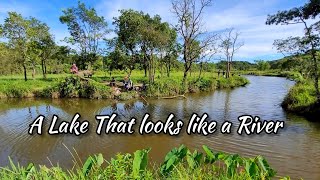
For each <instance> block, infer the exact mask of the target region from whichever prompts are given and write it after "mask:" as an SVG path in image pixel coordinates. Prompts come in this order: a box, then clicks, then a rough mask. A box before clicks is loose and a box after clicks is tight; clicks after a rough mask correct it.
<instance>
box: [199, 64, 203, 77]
mask: <svg viewBox="0 0 320 180" xmlns="http://www.w3.org/2000/svg"><path fill="white" fill-rule="evenodd" d="M202 68H203V67H202V63H200V71H199V78H198V79H200V78H201V73H202Z"/></svg>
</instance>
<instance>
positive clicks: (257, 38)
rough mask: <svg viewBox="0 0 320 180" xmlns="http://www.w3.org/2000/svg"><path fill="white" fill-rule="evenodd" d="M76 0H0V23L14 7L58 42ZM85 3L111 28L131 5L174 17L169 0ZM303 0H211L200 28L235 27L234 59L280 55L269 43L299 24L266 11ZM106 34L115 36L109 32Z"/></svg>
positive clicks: (295, 29) (291, 32)
mask: <svg viewBox="0 0 320 180" xmlns="http://www.w3.org/2000/svg"><path fill="white" fill-rule="evenodd" d="M77 2H78V0H27V1H26V0H20V1H18V0H0V23H1V24H2V23H3V22H4V19H5V18H6V17H7V12H8V11H16V12H18V13H20V14H22V16H24V17H29V16H32V17H35V18H37V19H39V20H41V21H43V22H45V23H47V24H48V26H49V27H50V31H51V33H52V34H54V36H55V40H56V42H57V43H58V44H63V43H64V42H62V41H61V40H63V39H64V38H65V37H68V36H69V32H68V29H67V26H66V25H64V24H61V23H60V21H59V17H60V16H61V15H62V10H63V9H66V8H68V7H73V6H76V5H77ZM82 2H84V3H85V4H86V5H87V6H89V7H93V8H95V9H96V10H97V13H98V15H100V16H104V17H105V19H106V20H107V22H108V25H109V27H110V28H111V29H112V28H113V26H112V21H113V17H117V16H119V12H118V10H120V9H129V8H131V9H134V10H139V11H143V12H145V13H149V14H150V15H155V14H159V15H160V16H161V17H162V20H163V21H167V22H169V23H170V24H172V25H174V24H175V23H176V18H175V16H174V14H173V13H172V11H171V0H90V1H89V0H86V1H84V0H83V1H82ZM306 2H307V0H214V1H213V5H212V6H211V7H208V8H207V9H206V10H205V14H204V15H203V21H204V28H205V30H206V31H208V32H221V31H223V30H225V29H227V28H235V30H237V31H238V32H240V36H239V41H241V42H244V46H242V47H241V48H240V49H239V51H238V52H237V53H236V54H235V58H234V59H235V60H245V61H251V62H253V61H254V60H260V59H262V60H275V59H279V58H281V57H282V54H280V53H277V51H276V49H275V48H274V47H273V45H272V44H273V42H274V40H275V39H282V38H286V37H289V36H299V35H302V34H303V26H302V25H301V24H297V25H278V26H276V25H271V26H270V25H265V21H266V19H267V15H268V14H275V13H276V12H277V11H279V10H288V9H291V8H293V7H298V6H302V5H303V4H305V3H306ZM108 36H109V37H113V36H115V34H114V33H110V34H109V35H108Z"/></svg>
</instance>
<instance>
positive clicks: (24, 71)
mask: <svg viewBox="0 0 320 180" xmlns="http://www.w3.org/2000/svg"><path fill="white" fill-rule="evenodd" d="M23 74H24V80H25V81H27V80H28V79H27V67H26V65H25V64H23Z"/></svg>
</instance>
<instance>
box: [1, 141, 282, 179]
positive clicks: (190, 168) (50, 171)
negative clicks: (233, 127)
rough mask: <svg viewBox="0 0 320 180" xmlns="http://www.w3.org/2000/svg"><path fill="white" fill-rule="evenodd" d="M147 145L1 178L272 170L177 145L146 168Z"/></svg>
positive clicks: (233, 175)
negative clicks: (69, 167) (67, 166)
mask: <svg viewBox="0 0 320 180" xmlns="http://www.w3.org/2000/svg"><path fill="white" fill-rule="evenodd" d="M149 152H150V149H143V150H137V151H136V152H134V153H133V154H128V153H127V154H117V155H116V156H115V157H114V158H111V160H110V161H107V160H105V159H104V158H103V156H102V154H97V155H93V156H90V157H89V158H88V159H87V160H86V161H85V162H84V163H83V164H81V163H76V162H78V161H77V160H76V158H75V157H74V156H73V157H74V162H75V166H74V169H72V170H63V169H62V168H60V167H59V166H56V167H51V168H48V167H46V166H39V167H36V166H35V165H34V164H32V163H31V164H29V165H28V166H27V167H23V166H20V165H19V164H17V165H15V164H14V163H13V162H12V161H11V160H10V167H2V168H0V178H1V179H271V178H273V177H275V175H276V172H275V171H274V170H273V169H272V168H271V167H270V165H269V164H268V162H267V161H266V159H265V158H263V157H261V156H257V157H255V158H246V157H242V156H240V155H238V154H228V153H225V152H215V151H213V150H212V149H210V148H209V147H207V146H205V145H204V146H203V152H198V151H197V150H195V151H194V152H192V151H191V150H190V149H188V148H187V147H185V146H184V145H181V146H180V147H179V148H174V149H172V150H171V151H170V152H168V154H167V155H166V156H165V159H164V162H163V163H162V164H161V165H160V166H159V165H155V166H153V167H151V168H150V162H148V160H149V159H148V153H149Z"/></svg>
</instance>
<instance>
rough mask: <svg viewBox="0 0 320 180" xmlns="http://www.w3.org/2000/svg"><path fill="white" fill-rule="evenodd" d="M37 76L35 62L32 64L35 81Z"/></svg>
mask: <svg viewBox="0 0 320 180" xmlns="http://www.w3.org/2000/svg"><path fill="white" fill-rule="evenodd" d="M35 75H36V67H35V64H34V62H32V79H33V80H34V79H35Z"/></svg>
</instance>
